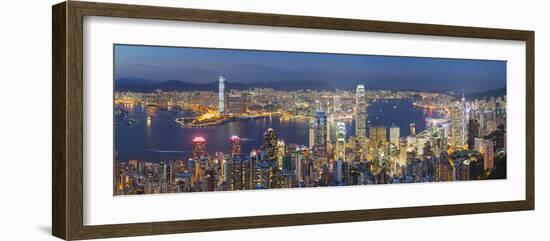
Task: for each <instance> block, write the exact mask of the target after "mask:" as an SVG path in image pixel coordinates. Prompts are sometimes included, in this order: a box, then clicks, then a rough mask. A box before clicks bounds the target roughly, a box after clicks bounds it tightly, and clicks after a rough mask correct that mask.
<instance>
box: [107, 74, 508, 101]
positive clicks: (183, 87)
mask: <svg viewBox="0 0 550 241" xmlns="http://www.w3.org/2000/svg"><path fill="white" fill-rule="evenodd" d="M254 88H270V89H274V90H300V89H302V90H307V89H310V90H335V89H336V87H334V86H332V85H331V84H329V83H328V82H325V81H308V80H304V81H266V82H254V83H239V82H228V81H226V82H225V89H226V90H230V89H234V90H247V89H254ZM157 89H160V90H163V91H218V82H217V81H214V82H209V83H204V84H196V83H190V82H185V81H181V80H167V81H161V82H158V81H153V80H148V79H143V78H135V77H127V78H119V79H116V81H115V90H116V91H135V92H144V93H147V92H154V91H155V90H157ZM369 89H370V90H381V89H382V88H373V87H372V86H370V87H369ZM350 90H355V89H350ZM403 90H407V89H403ZM420 91H421V90H420ZM437 92H439V93H445V92H447V91H445V90H441V91H437ZM455 93H456V92H455ZM455 95H457V97H460V96H462V94H455ZM458 95H460V96H458ZM503 95H506V87H501V88H498V89H494V90H488V91H482V92H474V93H470V94H467V95H466V96H465V97H466V98H468V99H483V98H489V97H496V96H503Z"/></svg>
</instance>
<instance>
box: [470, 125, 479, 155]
mask: <svg viewBox="0 0 550 241" xmlns="http://www.w3.org/2000/svg"><path fill="white" fill-rule="evenodd" d="M476 137H479V121H477V120H476V119H470V120H469V121H468V149H470V150H473V149H474V148H475V138H476Z"/></svg>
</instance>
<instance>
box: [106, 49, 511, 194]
mask: <svg viewBox="0 0 550 241" xmlns="http://www.w3.org/2000/svg"><path fill="white" fill-rule="evenodd" d="M113 49H114V53H113V54H114V80H112V81H114V103H113V112H114V113H113V114H114V118H113V120H114V123H113V125H114V157H113V158H114V160H113V171H114V180H113V191H114V195H135V194H159V193H187V192H218V191H237V190H259V189H280V188H312V187H334V186H352V185H376V184H406V183H434V185H438V184H436V183H438V182H454V181H480V180H487V179H505V178H506V62H505V61H497V60H469V59H447V58H425V57H400V56H377V55H352V54H337V53H306V52H283V51H266V50H237V49H212V48H188V47H165V46H143V45H122V44H116V45H114V48H113ZM106 81H111V80H106ZM106 98H107V97H106Z"/></svg>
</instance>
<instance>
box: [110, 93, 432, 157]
mask: <svg viewBox="0 0 550 241" xmlns="http://www.w3.org/2000/svg"><path fill="white" fill-rule="evenodd" d="M118 108H123V109H125V110H126V111H128V116H129V118H135V119H137V120H138V122H137V123H135V124H132V125H127V121H126V122H125V120H118V121H117V122H116V123H117V128H116V135H115V136H117V137H125V138H124V139H123V138H117V139H116V140H117V142H116V145H117V147H118V149H117V151H118V158H119V160H121V161H125V162H127V161H129V160H132V159H140V158H145V159H147V160H150V161H162V160H176V159H185V158H188V157H189V156H191V155H192V151H193V143H192V138H189V137H194V136H203V137H205V139H207V140H208V142H207V145H206V147H207V148H208V149H216V148H219V149H221V150H229V149H230V142H229V141H228V140H229V139H230V137H231V136H233V135H237V136H239V137H240V139H241V146H242V150H252V149H253V148H256V147H259V146H262V144H263V134H264V133H263V130H267V129H268V128H273V129H276V130H281V131H279V132H278V135H279V138H281V139H285V140H294V141H295V142H296V143H297V144H303V145H307V144H308V143H309V139H308V131H309V126H308V123H307V122H305V121H303V120H287V121H285V120H281V118H279V117H277V116H276V117H272V118H262V119H254V120H241V121H235V122H231V123H227V124H225V125H216V126H211V127H196V128H184V127H181V126H180V125H179V124H178V123H176V122H175V121H174V120H175V118H177V117H180V116H185V113H180V112H173V111H172V112H171V111H158V110H157V111H156V112H155V116H154V117H153V118H150V120H149V124H147V114H146V110H145V108H146V107H145V106H141V105H136V106H133V107H132V108H128V106H126V107H124V106H123V105H121V106H118ZM432 115H434V114H433V113H432V114H430V113H428V112H427V111H426V110H425V109H423V108H418V107H414V106H413V105H412V100H410V99H407V100H381V101H379V102H377V103H373V104H372V105H371V107H370V109H369V112H368V116H369V119H372V120H369V122H370V123H372V124H375V125H382V126H392V125H397V126H399V127H400V130H401V132H402V133H401V136H408V135H409V134H410V129H409V124H410V123H415V125H416V130H417V131H423V130H424V129H425V128H426V123H425V121H426V118H428V117H430V116H432ZM400 116H404V117H405V118H400ZM347 124H348V126H347V130H346V133H347V135H346V138H349V137H350V136H352V135H353V132H352V130H353V129H354V128H355V121H354V120H351V121H348V122H347ZM388 135H389V133H388ZM224 137H225V138H224Z"/></svg>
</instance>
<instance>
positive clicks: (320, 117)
mask: <svg viewBox="0 0 550 241" xmlns="http://www.w3.org/2000/svg"><path fill="white" fill-rule="evenodd" d="M327 131H328V129H327V115H326V114H325V112H324V111H323V109H322V108H321V109H319V110H318V111H315V117H314V122H313V133H314V142H313V155H314V157H315V158H316V159H317V160H321V164H324V163H325V162H326V159H327V158H326V157H327V135H328V133H327Z"/></svg>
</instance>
